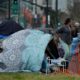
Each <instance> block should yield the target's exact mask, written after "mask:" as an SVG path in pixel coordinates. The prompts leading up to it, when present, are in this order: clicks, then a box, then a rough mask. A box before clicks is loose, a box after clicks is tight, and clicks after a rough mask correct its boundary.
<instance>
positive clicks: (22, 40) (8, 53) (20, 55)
mask: <svg viewBox="0 0 80 80" xmlns="http://www.w3.org/2000/svg"><path fill="white" fill-rule="evenodd" d="M53 42H54V40H53V37H52V35H50V34H48V33H44V32H42V31H39V30H31V29H25V30H20V31H18V32H15V33H14V34H12V35H10V36H9V37H8V38H6V39H5V40H4V41H3V43H2V45H3V46H2V47H3V52H1V53H0V72H14V71H15V72H16V71H26V70H30V71H39V70H40V69H41V67H42V62H43V59H44V56H45V53H46V54H47V55H48V56H50V58H54V57H55V58H58V57H59V55H58V53H57V52H56V49H57V48H56V49H55V45H53V44H54V43H53ZM52 43H53V44H52ZM51 44H52V45H51ZM47 48H48V49H50V51H49V50H47ZM46 50H47V52H46ZM50 52H51V54H50ZM55 52H56V53H55ZM53 56H54V57H53Z"/></svg>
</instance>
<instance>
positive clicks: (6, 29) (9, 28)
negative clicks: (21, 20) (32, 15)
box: [0, 20, 23, 36]
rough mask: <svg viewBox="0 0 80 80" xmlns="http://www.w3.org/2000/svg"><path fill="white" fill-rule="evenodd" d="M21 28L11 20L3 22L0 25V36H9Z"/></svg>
mask: <svg viewBox="0 0 80 80" xmlns="http://www.w3.org/2000/svg"><path fill="white" fill-rule="evenodd" d="M22 29H23V28H22V27H21V26H20V25H19V24H17V23H16V22H15V21H13V20H8V21H4V22H3V23H2V24H0V35H6V36H8V35H11V34H13V33H15V32H17V31H19V30H22Z"/></svg>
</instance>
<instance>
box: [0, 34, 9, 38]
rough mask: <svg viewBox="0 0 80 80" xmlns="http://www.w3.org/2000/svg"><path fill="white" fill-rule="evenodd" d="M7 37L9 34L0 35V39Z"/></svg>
mask: <svg viewBox="0 0 80 80" xmlns="http://www.w3.org/2000/svg"><path fill="white" fill-rule="evenodd" d="M6 37H8V36H7V35H0V39H4V38H6Z"/></svg>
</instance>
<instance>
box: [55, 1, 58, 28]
mask: <svg viewBox="0 0 80 80" xmlns="http://www.w3.org/2000/svg"><path fill="white" fill-rule="evenodd" d="M55 4H56V5H55V10H56V27H58V0H56V1H55Z"/></svg>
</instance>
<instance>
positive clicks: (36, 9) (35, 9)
mask: <svg viewBox="0 0 80 80" xmlns="http://www.w3.org/2000/svg"><path fill="white" fill-rule="evenodd" d="M35 3H36V4H37V0H35ZM35 13H36V14H37V6H36V5H35Z"/></svg>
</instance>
